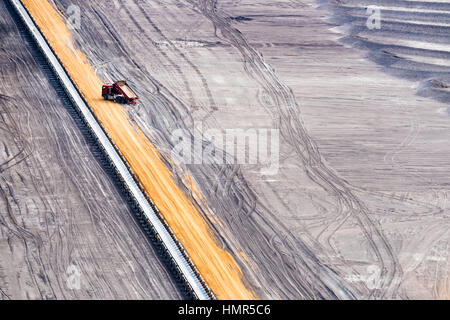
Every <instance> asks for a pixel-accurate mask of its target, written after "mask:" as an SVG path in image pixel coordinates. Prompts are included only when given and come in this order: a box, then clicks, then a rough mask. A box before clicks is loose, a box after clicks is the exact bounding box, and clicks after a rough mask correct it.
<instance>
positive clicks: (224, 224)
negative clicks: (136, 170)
mask: <svg viewBox="0 0 450 320" xmlns="http://www.w3.org/2000/svg"><path fill="white" fill-rule="evenodd" d="M385 2H386V3H390V2H393V1H385ZM55 3H56V4H57V5H58V6H59V7H60V9H61V10H62V11H64V10H66V9H67V8H68V6H69V5H71V4H75V5H78V6H80V8H81V12H82V20H81V22H82V24H81V28H80V29H79V30H75V31H74V38H75V40H76V42H77V45H78V46H79V47H80V48H81V49H82V50H83V52H85V53H86V55H87V56H88V59H89V60H90V61H91V63H92V64H93V65H94V67H95V68H96V70H97V72H98V74H99V75H100V76H101V77H102V78H103V79H104V80H105V81H114V80H117V79H121V78H126V79H128V80H129V82H130V83H131V85H132V87H133V88H134V89H135V90H136V91H137V93H138V95H139V96H140V97H141V100H140V102H139V103H138V105H137V106H136V107H131V108H129V115H130V118H131V119H133V120H134V121H135V122H136V123H137V124H138V125H139V126H140V127H141V128H142V129H143V130H144V131H145V132H146V134H148V136H149V137H150V139H151V140H152V141H153V142H154V143H155V144H156V145H157V147H158V148H159V150H161V152H162V153H163V154H165V155H166V156H167V158H168V159H169V160H170V151H171V150H172V148H173V142H172V141H171V137H172V134H173V131H174V130H175V129H177V128H182V129H186V130H188V131H189V132H191V133H192V134H194V132H197V131H200V127H199V126H200V123H201V125H202V127H203V130H202V131H203V132H204V131H205V130H206V129H208V128H217V129H220V130H223V129H227V128H230V129H239V128H242V129H248V128H278V129H279V130H280V145H281V146H280V169H279V171H278V173H277V174H276V175H270V176H269V175H266V176H265V175H262V174H261V173H260V169H261V167H262V166H261V165H242V166H237V165H205V164H201V165H200V164H199V165H186V166H183V165H180V166H175V167H174V168H173V170H174V171H175V172H176V173H177V174H178V175H179V176H180V177H182V176H183V172H184V171H185V170H187V171H188V172H189V173H190V175H191V176H192V177H193V178H194V180H195V181H196V183H197V185H198V186H199V188H200V190H201V192H202V194H203V200H199V201H200V205H202V206H203V208H205V212H209V213H206V214H205V218H206V219H208V220H209V221H210V222H211V224H212V225H213V226H214V228H215V231H216V234H217V235H218V237H219V238H220V239H221V241H222V242H223V246H224V247H226V248H227V249H228V250H229V251H230V252H231V253H232V254H233V255H234V256H235V258H236V260H237V261H238V263H239V264H240V265H241V267H242V269H243V271H244V273H245V275H246V279H247V280H248V281H249V284H250V285H251V287H253V288H254V289H255V290H256V292H257V293H258V294H259V296H260V297H262V298H448V297H449V289H450V285H449V278H448V277H449V270H450V268H449V263H450V257H449V240H450V234H449V232H450V231H449V225H450V218H449V204H448V202H447V199H448V196H449V191H450V190H449V184H450V176H449V175H448V172H449V170H450V162H449V161H448V159H449V156H450V148H449V147H448V141H449V139H450V119H449V117H448V113H447V107H448V104H444V103H441V102H438V101H436V100H433V99H431V98H425V97H421V96H418V95H416V89H417V88H418V87H419V83H417V82H414V81H410V80H406V79H403V78H400V77H395V76H393V75H390V74H387V73H386V72H385V71H386V69H387V68H388V67H389V66H388V65H386V64H383V65H377V64H376V63H375V62H373V61H371V60H369V59H367V58H366V56H367V51H361V50H357V49H355V48H352V47H351V46H349V45H348V44H346V43H344V44H342V42H339V38H341V37H343V36H344V35H343V34H338V33H337V30H336V29H334V30H330V29H332V28H334V27H336V24H333V23H331V22H329V21H330V20H329V19H328V18H329V17H330V16H331V15H332V14H333V13H332V12H330V11H324V10H321V9H320V8H317V4H316V3H314V2H313V1H311V0H304V1H288V0H279V1H266V0H264V1H263V0H259V1H258V0H248V1H213V0H199V1H194V0H192V1H191V0H188V1H184V0H183V1H181V0H165V1H161V0H155V1H144V0H128V1H125V0H123V1H115V2H111V1H96V2H91V1H84V0H58V1H55ZM402 3H403V2H402ZM115 4H117V5H115ZM122 4H125V5H122ZM431 5H433V4H431ZM411 17H412V18H411V19H413V20H414V19H415V16H414V15H412V16H411ZM447 17H448V16H447ZM345 21H348V20H345ZM424 38H425V41H428V42H430V43H433V41H434V39H433V38H430V39H427V37H426V36H425V37H424ZM447 40H448V38H447ZM369 49H370V48H369ZM447 62H448V61H447ZM409 78H410V79H412V80H423V79H424V78H423V77H411V76H409ZM444 89H445V88H444ZM264 167H265V166H264ZM180 184H181V179H180ZM206 209H208V210H206Z"/></svg>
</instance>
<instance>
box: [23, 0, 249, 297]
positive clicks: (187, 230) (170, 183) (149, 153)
mask: <svg viewBox="0 0 450 320" xmlns="http://www.w3.org/2000/svg"><path fill="white" fill-rule="evenodd" d="M23 2H24V4H25V5H26V6H27V8H28V10H29V11H30V12H31V14H32V15H33V17H34V19H35V20H36V22H37V23H38V25H39V26H40V28H41V30H42V31H43V32H44V33H45V35H46V37H47V39H48V40H49V42H50V43H51V45H52V47H53V49H54V50H55V51H56V52H57V54H58V55H59V57H60V59H61V60H62V62H63V64H64V65H65V67H66V69H67V70H68V71H69V73H70V75H71V76H72V78H73V79H74V81H75V82H76V83H77V85H78V86H79V87H80V89H81V91H82V92H83V94H84V95H85V97H86V99H87V100H88V101H89V103H90V105H91V106H92V108H93V109H94V112H95V113H96V115H97V117H98V119H99V120H100V121H101V122H102V124H103V125H104V127H105V128H106V130H107V131H108V133H109V135H110V137H111V138H112V140H113V141H114V142H115V144H116V145H117V146H118V147H119V149H120V150H121V151H122V153H123V154H124V156H125V157H126V159H127V160H128V162H129V163H130V165H131V167H132V169H133V171H134V173H135V174H136V175H137V176H138V177H139V179H140V181H141V183H142V184H143V186H144V187H145V189H146V190H147V192H148V194H149V195H151V197H152V199H153V201H154V202H155V204H156V206H157V207H158V208H159V210H160V211H161V213H162V214H163V215H164V217H165V219H166V220H167V222H168V223H169V225H170V226H171V228H172V229H173V231H174V233H175V234H176V236H177V237H178V239H179V240H180V241H181V242H182V243H183V245H184V247H185V248H186V250H187V252H188V254H189V255H190V257H191V259H192V260H193V262H194V263H195V265H196V266H197V268H198V269H199V271H200V273H201V274H202V276H203V277H204V279H205V280H206V282H207V283H208V285H209V286H210V288H211V289H212V290H213V291H214V293H215V294H216V295H217V297H218V298H220V299H248V298H256V296H255V294H254V293H253V292H252V290H251V289H249V288H247V287H246V286H245V285H244V281H243V274H242V272H241V270H240V268H239V266H238V265H237V264H236V262H235V260H234V259H233V257H232V256H231V255H230V254H229V253H228V252H227V251H225V250H224V249H222V248H221V247H220V246H219V245H218V242H217V240H216V238H215V237H214V235H213V234H212V232H211V230H210V229H209V227H208V225H207V224H206V222H205V221H204V220H203V218H202V217H201V214H200V212H199V210H198V209H197V207H196V206H195V204H194V202H193V201H192V200H191V199H190V198H188V197H187V196H186V195H185V194H184V193H183V192H182V191H181V189H180V188H179V187H178V186H177V184H176V183H175V181H174V179H173V176H172V173H171V172H170V171H169V169H168V168H167V167H166V166H165V165H164V163H163V162H162V160H161V157H160V154H159V152H158V151H157V150H156V149H155V147H154V146H153V145H152V143H151V142H150V141H149V140H148V139H147V138H146V136H145V135H144V134H143V133H142V131H141V130H139V129H137V128H136V127H135V126H133V124H132V123H130V121H129V119H128V118H127V115H126V112H125V110H124V109H123V108H122V107H121V106H120V105H118V104H115V103H111V102H107V101H104V100H102V99H101V95H100V88H101V85H102V81H101V80H100V79H99V78H98V77H97V75H96V73H95V71H94V69H93V67H92V66H91V65H90V64H89V63H88V61H87V59H86V57H85V55H84V54H83V53H82V52H81V51H80V50H78V49H76V48H74V46H73V41H72V38H71V35H70V31H69V30H68V28H67V27H66V25H65V23H64V19H63V18H62V17H61V15H60V14H59V13H58V12H57V11H56V10H55V8H54V7H53V6H52V5H51V4H50V3H49V2H48V1H46V0H45V1H42V0H39V1H38V0H23Z"/></svg>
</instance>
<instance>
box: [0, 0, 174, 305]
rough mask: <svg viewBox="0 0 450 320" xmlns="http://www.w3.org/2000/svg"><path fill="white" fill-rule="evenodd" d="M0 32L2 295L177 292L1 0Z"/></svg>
mask: <svg viewBox="0 0 450 320" xmlns="http://www.w3.org/2000/svg"><path fill="white" fill-rule="evenodd" d="M0 39H1V41H0V299H180V298H182V296H181V294H180V293H179V291H178V289H177V287H176V285H175V283H174V282H173V280H172V278H171V277H170V276H169V274H168V272H167V271H166V269H165V266H164V265H163V264H162V263H161V262H160V260H159V257H158V255H157V254H156V252H155V251H154V250H153V248H152V246H151V245H150V244H149V243H148V241H147V240H146V238H145V235H144V234H143V233H142V232H141V230H140V228H139V227H138V225H137V223H136V222H135V220H134V217H133V213H132V212H131V210H130V209H129V207H128V205H127V202H126V200H125V199H124V198H122V195H121V191H120V190H119V189H118V188H117V186H116V184H115V183H114V182H113V181H112V179H111V178H110V176H109V174H108V173H107V172H106V171H105V168H104V167H102V166H101V165H100V162H99V160H98V159H99V158H98V157H97V156H96V155H95V154H94V153H95V152H96V151H95V150H94V149H91V148H90V147H89V145H90V144H89V142H88V141H87V140H86V139H85V136H84V135H83V133H82V132H81V130H80V128H79V127H78V124H77V123H76V122H75V120H74V119H73V117H72V115H71V114H70V113H69V108H70V107H69V104H68V102H67V101H66V102H64V101H63V100H62V98H61V94H60V93H58V92H57V91H56V89H55V87H54V86H53V85H54V83H55V80H53V82H50V81H49V75H50V72H49V71H47V72H44V71H43V69H42V66H43V64H41V63H39V62H37V61H36V59H35V56H36V52H35V51H33V50H32V48H31V47H30V46H29V44H28V42H27V41H26V40H25V38H22V37H21V35H20V33H19V31H18V29H17V26H16V24H15V22H14V21H13V19H12V17H11V16H10V12H9V11H8V10H7V8H6V6H5V2H4V1H1V2H0ZM57 89H58V90H60V88H59V87H58V88H57ZM97 153H98V151H97ZM78 280H79V281H78Z"/></svg>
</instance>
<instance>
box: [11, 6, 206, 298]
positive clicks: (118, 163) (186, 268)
mask: <svg viewBox="0 0 450 320" xmlns="http://www.w3.org/2000/svg"><path fill="white" fill-rule="evenodd" d="M10 1H11V3H12V4H13V5H14V7H15V8H16V10H17V12H18V13H19V15H20V16H21V18H22V19H23V21H24V22H25V24H26V26H27V27H28V29H29V31H30V32H31V34H32V35H33V38H34V39H35V40H36V42H37V43H38V45H39V47H40V48H41V50H42V51H43V52H44V54H45V56H46V57H47V60H48V62H49V63H50V64H51V66H52V67H53V69H54V70H55V72H56V73H57V75H58V76H59V79H60V81H61V83H62V84H63V86H64V87H65V88H66V90H67V93H68V94H69V95H70V96H71V97H72V99H73V102H74V103H75V104H76V105H77V107H78V108H79V110H80V111H81V112H82V115H83V117H84V118H85V120H86V122H87V123H88V124H89V126H90V128H91V130H92V131H93V133H94V134H95V135H96V137H97V139H98V140H99V142H100V143H101V145H102V147H103V148H104V150H105V152H106V153H107V155H108V156H109V158H110V160H111V161H112V163H113V164H114V166H115V167H116V169H117V171H118V172H119V174H120V175H121V177H122V178H123V180H124V182H125V184H126V185H127V187H128V188H129V191H130V192H131V194H132V195H133V196H134V198H135V199H136V201H137V203H138V204H139V206H140V207H141V209H142V211H143V212H144V214H145V216H146V217H147V219H148V220H149V222H150V223H151V224H152V226H153V228H154V229H155V231H156V233H157V234H158V235H159V237H160V238H161V241H162V242H163V243H164V245H165V246H166V248H167V250H168V251H169V254H170V255H171V257H172V258H173V260H174V261H175V263H176V264H177V266H178V268H179V269H180V271H181V273H182V274H183V276H184V277H185V279H186V281H187V282H188V284H189V285H190V286H191V288H192V290H193V291H194V293H195V295H196V296H197V298H198V299H200V300H210V299H211V298H210V297H209V295H208V293H207V292H206V290H205V288H204V287H203V285H202V283H201V281H200V280H199V278H198V276H197V274H196V272H195V271H194V269H193V268H192V267H191V266H190V265H189V263H188V261H187V260H186V259H185V257H184V256H183V254H182V253H181V251H180V249H179V248H178V247H177V245H176V243H175V241H174V239H173V238H172V236H171V235H170V234H169V232H168V231H167V229H166V227H165V226H164V225H163V224H162V222H161V221H160V220H159V218H158V216H157V215H156V213H155V211H154V210H153V208H152V207H151V206H150V204H149V202H148V201H147V199H146V197H145V196H144V194H143V193H142V191H141V190H140V189H139V187H138V185H137V184H136V182H135V181H134V179H133V177H132V176H131V174H130V172H129V171H128V168H127V166H126V165H125V163H124V162H123V161H122V159H121V157H120V156H119V154H118V153H117V152H116V150H115V148H114V147H113V145H112V144H111V142H110V140H109V138H108V137H107V136H106V134H105V133H104V132H103V130H102V128H101V127H100V125H99V124H98V122H97V120H96V119H95V118H94V116H93V115H92V113H91V111H90V109H89V108H88V106H87V105H86V103H85V102H84V100H83V99H82V98H81V95H80V93H79V92H78V90H77V88H76V87H75V86H74V84H73V83H72V81H71V79H70V78H69V76H68V74H67V73H66V71H65V69H64V68H63V67H62V65H61V64H60V63H59V61H58V59H57V58H56V56H55V54H54V53H53V51H52V49H51V48H50V47H49V45H48V44H47V42H46V40H45V38H44V36H43V35H42V34H41V32H40V30H39V29H38V28H37V26H36V24H35V23H34V21H33V20H32V18H31V17H30V15H29V13H28V11H27V10H26V9H25V7H24V5H23V3H22V2H21V1H20V0H10Z"/></svg>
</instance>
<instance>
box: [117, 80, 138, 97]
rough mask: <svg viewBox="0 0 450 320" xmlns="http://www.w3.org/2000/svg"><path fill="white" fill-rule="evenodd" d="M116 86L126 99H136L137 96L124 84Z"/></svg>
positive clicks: (119, 83)
mask: <svg viewBox="0 0 450 320" xmlns="http://www.w3.org/2000/svg"><path fill="white" fill-rule="evenodd" d="M117 85H118V86H119V87H120V89H122V91H123V93H124V94H125V95H126V96H127V97H128V98H137V94H136V93H135V92H134V91H133V89H131V88H130V87H129V86H128V85H127V84H126V83H122V82H118V83H117Z"/></svg>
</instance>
